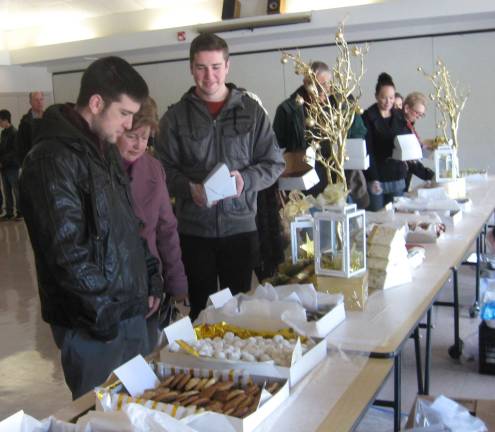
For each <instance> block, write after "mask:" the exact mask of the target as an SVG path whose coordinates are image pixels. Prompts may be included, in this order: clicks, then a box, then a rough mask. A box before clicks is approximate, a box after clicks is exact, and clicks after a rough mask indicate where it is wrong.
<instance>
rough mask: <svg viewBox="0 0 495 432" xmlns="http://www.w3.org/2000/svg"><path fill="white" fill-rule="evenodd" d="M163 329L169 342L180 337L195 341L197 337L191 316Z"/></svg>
mask: <svg viewBox="0 0 495 432" xmlns="http://www.w3.org/2000/svg"><path fill="white" fill-rule="evenodd" d="M163 331H164V332H165V336H166V337H167V341H168V343H169V344H171V343H173V342H175V341H176V340H177V339H182V340H185V341H186V342H190V341H195V340H196V339H197V338H196V333H194V328H193V325H192V322H191V318H189V317H188V316H185V317H184V318H181V319H180V320H178V321H176V322H174V323H173V324H170V325H169V326H168V327H165V328H164V329H163Z"/></svg>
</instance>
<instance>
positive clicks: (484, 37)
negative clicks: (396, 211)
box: [53, 32, 495, 174]
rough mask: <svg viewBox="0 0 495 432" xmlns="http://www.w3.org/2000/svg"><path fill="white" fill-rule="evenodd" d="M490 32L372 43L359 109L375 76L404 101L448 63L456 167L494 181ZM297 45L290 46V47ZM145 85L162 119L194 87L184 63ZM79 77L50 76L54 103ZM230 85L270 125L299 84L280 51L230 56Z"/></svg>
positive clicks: (430, 120)
mask: <svg viewBox="0 0 495 432" xmlns="http://www.w3.org/2000/svg"><path fill="white" fill-rule="evenodd" d="M494 34H495V33H494V32H486V33H472V34H464V35H454V36H434V37H422V38H411V39H400V40H390V41H381V42H372V43H370V51H369V54H368V55H367V57H366V63H365V65H366V75H365V77H364V79H363V81H362V86H361V87H362V98H361V105H362V107H363V108H367V107H368V106H369V105H370V104H372V103H373V102H374V88H375V84H376V79H377V77H378V75H379V73H380V72H384V71H385V72H388V73H390V74H391V75H392V77H393V78H394V81H395V84H396V86H397V90H398V91H400V92H401V93H402V94H403V95H406V94H407V93H409V92H411V91H413V90H419V91H422V92H424V93H425V94H428V93H430V91H431V85H430V83H429V82H428V81H427V80H426V79H425V78H424V77H423V76H422V74H420V73H419V72H417V67H418V66H420V65H421V66H423V67H424V68H425V70H426V71H428V72H431V71H432V70H433V67H434V63H435V60H436V58H437V57H441V58H442V59H443V60H444V61H445V63H446V64H447V67H448V69H449V70H450V72H451V74H452V76H453V77H454V78H455V79H457V80H459V81H460V82H461V83H462V84H464V85H465V86H466V87H468V88H469V90H470V97H469V99H468V102H467V104H466V107H465V109H464V112H463V113H462V115H461V122H460V128H459V141H460V160H461V168H489V169H490V171H491V173H494V174H495V164H494V163H492V162H491V160H490V158H489V157H487V155H490V154H492V153H491V152H492V148H493V144H492V139H493V137H494V136H495V122H494V121H493V119H492V117H493V114H492V104H493V101H495V87H494V85H493V76H494V72H495V55H494V51H493V49H492V44H493V40H494ZM296 44H297V41H294V45H296ZM301 55H302V57H303V58H304V59H305V60H307V61H311V60H323V61H325V62H327V63H328V64H329V65H332V64H333V63H334V61H335V56H336V49H335V47H321V48H306V49H302V50H301ZM137 69H138V70H139V72H140V73H141V74H142V75H143V77H144V78H145V79H146V81H147V82H148V84H149V86H150V89H151V94H152V95H153V97H154V98H155V99H156V101H157V103H158V105H159V107H160V112H161V113H163V112H164V111H165V110H166V108H167V106H169V105H170V104H172V103H174V102H176V101H177V100H178V99H179V98H180V97H181V95H182V94H183V93H184V92H185V91H186V90H187V89H188V88H189V86H191V85H192V84H193V81H192V78H191V75H190V73H189V65H188V62H187V61H175V62H167V63H159V64H152V65H143V66H138V67H137ZM80 78H81V73H70V74H60V75H55V76H54V77H53V90H54V97H55V101H56V102H65V101H75V99H76V96H77V92H78V88H79V81H80ZM229 81H232V82H234V83H236V84H237V85H238V86H242V87H244V88H247V89H249V90H251V91H253V92H254V93H256V94H258V95H259V96H260V98H261V99H262V100H263V103H264V105H265V107H266V108H267V109H268V111H269V114H270V116H271V117H272V118H273V115H274V114H275V110H276V107H277V105H278V104H279V103H280V102H281V101H282V100H283V99H285V98H287V97H288V96H289V95H290V94H291V93H292V92H293V91H294V89H295V88H296V87H297V86H298V85H299V84H300V82H301V77H299V76H296V75H295V74H294V72H293V67H292V64H291V63H290V62H289V63H288V64H286V65H283V64H282V63H281V62H280V52H277V51H273V52H267V53H259V54H240V55H233V56H232V61H231V70H230V76H229ZM435 124H436V113H435V109H434V105H433V103H430V106H429V109H428V113H427V116H426V118H425V119H423V120H421V121H420V122H419V123H418V132H419V133H420V135H421V137H423V138H429V137H434V136H435V135H436V134H437V131H436V130H435Z"/></svg>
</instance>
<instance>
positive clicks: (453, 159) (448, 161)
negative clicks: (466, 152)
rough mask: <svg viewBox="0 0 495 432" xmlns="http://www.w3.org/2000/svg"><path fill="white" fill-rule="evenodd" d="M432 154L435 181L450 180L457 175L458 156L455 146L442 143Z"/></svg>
mask: <svg viewBox="0 0 495 432" xmlns="http://www.w3.org/2000/svg"><path fill="white" fill-rule="evenodd" d="M434 155H435V156H434V157H435V181H436V182H437V183H443V182H447V181H452V180H455V179H456V178H458V177H459V158H458V157H457V150H456V149H455V148H453V147H451V146H449V145H443V146H440V147H438V148H437V149H436V150H435V152H434Z"/></svg>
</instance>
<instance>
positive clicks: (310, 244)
mask: <svg viewBox="0 0 495 432" xmlns="http://www.w3.org/2000/svg"><path fill="white" fill-rule="evenodd" d="M313 227H314V225H313V218H312V217H311V216H309V215H304V216H296V218H295V219H294V221H293V222H291V224H290V244H291V252H292V263H293V264H295V263H297V262H298V261H302V260H305V259H311V258H313V257H314V254H315V249H314V240H313Z"/></svg>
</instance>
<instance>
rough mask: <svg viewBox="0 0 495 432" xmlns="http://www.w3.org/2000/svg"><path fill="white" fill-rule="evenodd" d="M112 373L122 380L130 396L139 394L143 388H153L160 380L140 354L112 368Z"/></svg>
mask: <svg viewBox="0 0 495 432" xmlns="http://www.w3.org/2000/svg"><path fill="white" fill-rule="evenodd" d="M114 374H115V375H117V377H118V378H119V379H120V381H122V384H124V386H125V388H126V389H127V391H128V392H129V394H130V395H131V396H132V397H136V396H139V395H140V394H142V393H143V392H144V391H145V390H147V389H151V388H155V387H157V386H158V384H160V380H159V379H158V377H157V376H156V375H155V373H154V372H153V369H151V367H150V365H149V364H148V363H147V362H146V360H145V359H144V358H143V356H142V355H137V356H136V357H134V358H133V359H131V360H129V361H128V362H127V363H124V364H123V365H122V366H119V367H118V368H117V369H115V370H114Z"/></svg>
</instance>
